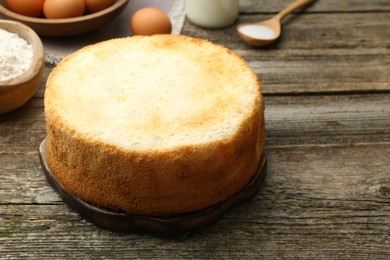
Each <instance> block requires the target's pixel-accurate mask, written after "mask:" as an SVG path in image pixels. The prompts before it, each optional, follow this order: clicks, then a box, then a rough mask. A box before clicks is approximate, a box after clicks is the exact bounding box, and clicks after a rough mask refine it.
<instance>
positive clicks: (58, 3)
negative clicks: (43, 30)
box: [43, 0, 85, 19]
mask: <svg viewBox="0 0 390 260" xmlns="http://www.w3.org/2000/svg"><path fill="white" fill-rule="evenodd" d="M84 11H85V3H84V0H45V4H44V5H43V13H44V15H45V16H46V18H48V19H62V18H72V17H78V16H82V15H83V14H84Z"/></svg>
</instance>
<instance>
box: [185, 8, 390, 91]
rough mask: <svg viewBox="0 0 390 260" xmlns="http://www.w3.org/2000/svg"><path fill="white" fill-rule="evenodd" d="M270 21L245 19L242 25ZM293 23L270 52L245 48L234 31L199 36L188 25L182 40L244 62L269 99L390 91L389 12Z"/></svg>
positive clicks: (311, 18) (317, 17)
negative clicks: (217, 47) (205, 43)
mask: <svg viewBox="0 0 390 260" xmlns="http://www.w3.org/2000/svg"><path fill="white" fill-rule="evenodd" d="M268 18H270V16H269V15H250V16H249V15H248V16H241V17H240V19H239V21H238V23H241V22H256V21H261V20H265V19H268ZM289 18H290V19H286V20H285V21H284V23H283V34H282V37H281V38H280V39H279V41H278V42H276V43H275V44H273V45H271V46H269V47H267V48H260V49H258V48H257V49H256V48H253V47H250V46H248V45H246V44H245V43H244V42H243V41H242V40H241V39H239V37H238V34H237V32H236V29H235V27H230V28H228V29H225V30H218V31H216V30H199V29H198V28H196V27H195V26H193V25H192V24H191V23H190V22H187V23H186V26H185V27H184V31H183V34H187V35H192V36H195V37H200V38H206V39H208V40H210V41H212V42H215V43H218V44H222V45H224V46H226V47H227V48H230V49H232V50H233V51H235V52H236V53H238V54H239V55H241V56H243V57H244V59H245V60H246V61H247V62H248V63H249V65H250V66H251V67H252V69H253V70H254V71H255V73H256V74H257V75H258V76H259V77H260V78H261V80H262V83H263V92H264V93H265V94H275V93H278V94H286V93H287V94H299V93H305V94H307V93H332V92H367V91H386V92H388V91H390V55H389V46H390V26H388V25H387V24H388V21H390V13H389V12H387V13H341V14H333V13H331V14H302V15H299V16H292V17H291V16H290V17H289ZM341 20H342V21H343V22H342V23H340V21H341Z"/></svg>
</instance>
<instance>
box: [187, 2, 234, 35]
mask: <svg viewBox="0 0 390 260" xmlns="http://www.w3.org/2000/svg"><path fill="white" fill-rule="evenodd" d="M238 11H239V0H186V4H185V12H186V15H187V18H188V19H189V20H190V21H191V22H192V23H193V24H195V25H197V26H200V27H204V28H208V29H220V28H225V27H228V26H231V25H233V23H234V22H235V21H236V20H237V17H238Z"/></svg>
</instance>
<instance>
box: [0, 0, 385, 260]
mask: <svg viewBox="0 0 390 260" xmlns="http://www.w3.org/2000/svg"><path fill="white" fill-rule="evenodd" d="M290 2H291V1H286V0H283V1H282V0H277V1H276V0H264V1H253V0H241V2H240V5H241V7H240V8H241V9H240V10H241V14H240V17H239V22H248V21H258V20H262V19H267V18H269V17H271V16H272V15H273V14H275V13H276V12H277V11H279V10H280V9H281V8H283V7H284V6H286V5H287V4H288V3H290ZM297 13H299V15H296V14H293V15H291V16H289V17H288V18H286V19H285V20H284V22H283V26H284V27H283V28H284V34H283V38H282V39H281V40H280V41H279V42H277V43H276V44H275V45H272V46H270V47H268V48H265V49H254V48H252V47H249V46H247V45H246V44H244V43H243V42H242V41H241V40H240V39H239V38H238V37H237V35H236V32H235V28H234V27H231V28H228V29H224V30H204V29H200V28H197V27H195V26H193V25H192V24H191V23H189V22H186V23H185V26H184V30H183V34H187V35H190V36H194V37H201V38H206V39H209V40H211V41H213V42H216V43H219V44H222V45H224V46H226V47H228V48H230V49H232V50H233V51H235V52H236V53H238V54H240V55H242V56H243V58H244V59H245V60H246V61H247V62H248V64H249V65H250V66H251V67H252V68H253V70H254V71H255V72H256V73H257V74H258V75H259V77H260V79H261V82H262V85H263V92H264V95H265V107H266V110H265V118H266V136H267V140H266V153H267V156H268V176H267V178H266V181H265V184H264V186H263V187H262V188H261V189H260V191H259V193H258V194H257V195H256V196H255V197H254V198H253V199H252V200H250V201H248V202H247V203H244V204H242V205H240V206H239V207H236V208H234V209H233V210H232V211H230V212H228V213H227V214H226V215H224V216H223V218H222V219H221V220H220V221H218V222H217V223H215V224H214V225H211V226H208V227H206V228H203V229H200V230H198V231H196V232H192V233H189V234H183V235H181V236H179V237H177V238H174V239H166V238H160V237H154V236H150V235H148V234H138V233H121V232H112V231H110V230H105V229H101V228H98V227H96V226H95V225H93V224H91V223H89V222H87V221H85V220H83V219H82V218H81V217H80V216H79V215H78V214H77V213H75V212H74V211H73V210H71V209H70V208H69V207H67V206H66V205H65V204H64V203H63V202H62V200H61V199H60V197H59V196H58V195H57V194H56V193H55V192H54V191H53V190H52V189H51V188H50V186H49V185H48V184H47V182H46V180H45V178H44V175H43V173H42V170H41V166H40V164H39V159H38V154H37V149H38V145H39V144H40V142H41V141H42V140H43V138H44V137H45V136H46V131H45V117H44V111H43V109H44V108H43V97H44V90H45V89H44V86H45V81H46V79H47V77H48V75H49V73H50V72H51V70H52V68H53V66H52V65H48V64H46V69H45V77H44V79H43V81H42V84H41V87H40V89H39V90H38V92H37V93H36V94H35V96H34V98H33V99H32V100H30V101H29V102H28V103H27V104H26V105H25V106H23V107H22V108H20V109H18V110H16V111H14V112H11V113H8V114H5V115H0V259H132V258H134V259H189V258H195V259H354V260H355V259H386V260H387V259H390V160H389V159H388V158H389V156H390V105H389V104H390V55H389V46H390V27H389V26H388V25H389V21H390V5H389V4H388V1H387V0H373V1H369V2H368V1H363V0H345V1H337V0H326V1H316V2H315V3H314V4H313V5H311V6H309V7H308V8H306V9H304V10H300V11H298V12H297Z"/></svg>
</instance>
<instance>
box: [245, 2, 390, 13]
mask: <svg viewBox="0 0 390 260" xmlns="http://www.w3.org/2000/svg"><path fill="white" fill-rule="evenodd" d="M292 2H293V1H292V0H278V1H275V0H261V1H260V0H240V12H241V14H242V15H244V14H253V13H276V12H279V11H280V10H282V9H283V8H284V7H286V6H287V5H288V4H290V3H292ZM387 11H390V5H389V2H388V1H387V0H372V1H370V2H367V1H365V0H343V1H339V0H325V1H321V0H314V1H313V3H312V4H310V5H309V6H307V7H305V8H303V9H301V10H297V11H296V12H297V13H302V12H307V13H319V12H322V13H325V12H326V13H328V12H333V13H339V12H348V13H351V12H387Z"/></svg>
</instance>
